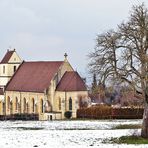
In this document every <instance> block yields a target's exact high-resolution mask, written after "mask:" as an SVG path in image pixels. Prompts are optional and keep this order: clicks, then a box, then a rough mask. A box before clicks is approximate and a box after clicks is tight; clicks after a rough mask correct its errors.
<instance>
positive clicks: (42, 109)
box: [40, 99, 44, 113]
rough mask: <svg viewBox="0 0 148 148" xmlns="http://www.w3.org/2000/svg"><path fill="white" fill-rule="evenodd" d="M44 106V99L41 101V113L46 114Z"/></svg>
mask: <svg viewBox="0 0 148 148" xmlns="http://www.w3.org/2000/svg"><path fill="white" fill-rule="evenodd" d="M43 105H44V104H43V99H41V102H40V111H41V113H43V112H44V106H43Z"/></svg>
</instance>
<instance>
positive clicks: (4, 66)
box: [3, 66, 5, 74]
mask: <svg viewBox="0 0 148 148" xmlns="http://www.w3.org/2000/svg"><path fill="white" fill-rule="evenodd" d="M4 73H5V66H3V74H4Z"/></svg>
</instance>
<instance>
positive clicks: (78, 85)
mask: <svg viewBox="0 0 148 148" xmlns="http://www.w3.org/2000/svg"><path fill="white" fill-rule="evenodd" d="M56 90H57V91H87V88H86V86H85V83H84V81H83V80H82V78H81V77H80V75H79V74H78V73H77V72H75V71H69V72H66V73H65V74H64V76H63V77H62V79H61V81H60V82H59V84H58V85H57V89H56Z"/></svg>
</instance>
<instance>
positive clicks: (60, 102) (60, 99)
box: [59, 98, 61, 110]
mask: <svg viewBox="0 0 148 148" xmlns="http://www.w3.org/2000/svg"><path fill="white" fill-rule="evenodd" d="M59 110H61V98H59Z"/></svg>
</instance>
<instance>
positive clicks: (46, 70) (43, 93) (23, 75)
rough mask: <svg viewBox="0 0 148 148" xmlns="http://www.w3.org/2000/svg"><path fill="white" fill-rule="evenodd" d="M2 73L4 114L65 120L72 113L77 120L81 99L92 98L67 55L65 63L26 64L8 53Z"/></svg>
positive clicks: (0, 77) (2, 108) (14, 54)
mask: <svg viewBox="0 0 148 148" xmlns="http://www.w3.org/2000/svg"><path fill="white" fill-rule="evenodd" d="M0 69H1V71H0V88H1V89H0V93H1V95H2V96H3V97H2V99H1V100H0V102H1V103H0V109H1V111H0V114H6V115H12V114H18V113H19V114H24V113H26V114H27V113H28V114H33V113H34V114H38V115H39V119H40V120H48V119H64V118H65V117H64V113H65V112H66V111H71V112H72V117H73V118H76V111H77V109H78V108H79V97H80V96H81V98H82V97H83V98H87V97H88V92H87V88H86V86H85V83H84V81H83V80H82V78H81V77H80V76H79V74H78V73H77V72H75V71H74V70H73V68H72V67H71V65H70V64H69V62H68V60H67V55H65V60H64V61H41V62H39V61H37V62H24V61H22V60H21V59H20V58H19V56H18V55H17V53H16V51H15V50H13V51H7V53H6V55H5V56H4V58H3V59H2V61H1V63H0ZM4 90H5V91H4ZM4 107H5V109H4Z"/></svg>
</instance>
